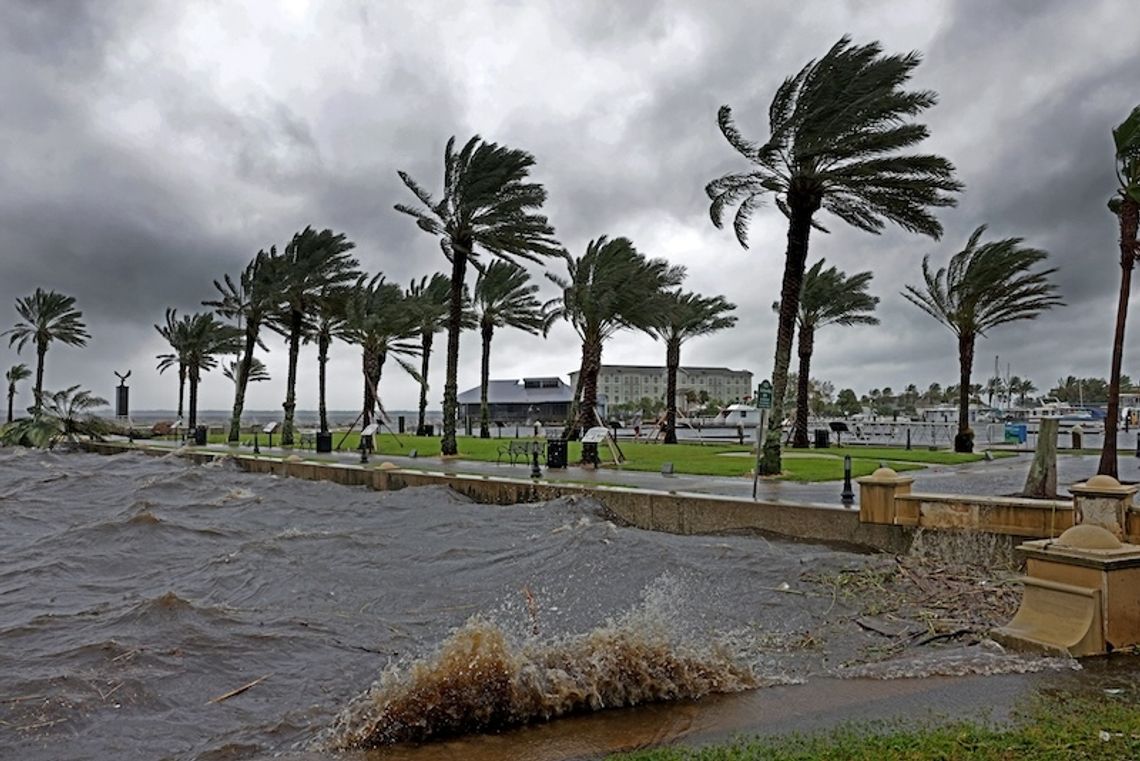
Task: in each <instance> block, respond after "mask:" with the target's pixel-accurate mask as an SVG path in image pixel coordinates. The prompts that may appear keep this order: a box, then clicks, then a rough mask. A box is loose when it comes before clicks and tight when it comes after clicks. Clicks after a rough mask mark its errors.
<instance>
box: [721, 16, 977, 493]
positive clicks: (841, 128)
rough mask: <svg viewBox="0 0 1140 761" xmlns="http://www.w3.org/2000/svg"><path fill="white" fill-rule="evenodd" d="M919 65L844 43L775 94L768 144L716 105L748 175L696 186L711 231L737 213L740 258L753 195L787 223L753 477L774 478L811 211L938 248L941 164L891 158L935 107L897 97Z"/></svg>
mask: <svg viewBox="0 0 1140 761" xmlns="http://www.w3.org/2000/svg"><path fill="white" fill-rule="evenodd" d="M920 60H921V59H920V56H919V55H918V54H917V53H908V54H906V55H902V56H897V55H896V56H885V55H882V48H881V47H880V46H879V44H878V43H877V42H875V43H871V44H869V45H863V46H858V45H852V44H851V40H850V39H849V38H847V37H844V38H842V39H841V40H839V42H837V43H836V44H835V45H834V46H833V47H832V48H831V50H829V51H828V52H827V54H826V55H825V56H824V57H823V58H821V59H819V60H818V61H812V62H810V63H808V65H807V66H805V67H804V68H803V69H801V70H800V72H799V73H798V74H796V75H795V76H793V77H790V78H788V79H786V80H785V81H784V83H783V84H782V85H781V86H780V87H779V89H778V90H777V91H776V95H775V97H774V98H773V100H772V105H771V107H770V109H769V121H770V126H771V136H770V137H769V138H768V142H766V143H764V144H763V145H757V144H755V143H752V142H749V141H748V140H746V139H745V138H744V137H743V136H742V135H741V134H740V132H739V131H738V130H737V128H736V125H735V124H734V123H733V119H732V110H731V109H730V108H729V107H728V106H722V107H721V109H720V112H719V114H718V121H719V124H720V129H721V132H723V133H724V136H725V138H726V139H727V140H728V142H729V144H730V145H731V146H732V147H733V148H735V149H736V150H737V151H738V152H739V153H740V154H742V155H743V156H744V157H745V158H747V159H748V160H749V161H751V162H752V163H753V165H754V166H753V168H752V169H751V171H747V172H741V173H733V174H728V175H725V176H724V177H721V178H719V179H717V180H713V181H712V182H710V183H709V184H708V187H707V188H706V192H707V193H708V196H709V198H710V199H712V205H711V206H710V208H709V213H710V215H711V216H712V221H713V224H715V225H716V226H717V227H720V226H721V225H722V224H723V218H724V216H725V212H726V210H727V209H729V208H730V207H732V206H734V205H737V204H739V208H738V209H737V211H736V214H735V217H734V218H733V229H734V230H735V232H736V238H737V240H738V241H740V244H741V245H742V246H744V247H745V248H747V246H748V224H749V220H750V219H751V216H752V212H753V211H755V210H756V209H757V208H759V206H760V205H761V204H762V203H763V200H764V197H765V196H767V195H772V196H773V197H774V200H775V203H776V206H777V208H779V210H780V211H781V212H782V213H783V214H784V216H786V217H787V218H788V244H787V250H786V253H785V255H784V276H783V284H782V285H781V288H780V318H779V326H778V330H777V332H776V356H775V362H774V365H773V368H772V406H773V410H772V418H771V420H772V422H771V424H770V426H769V430H768V435H767V438H766V439H765V441H764V457H763V459H762V461H761V463H760V466H761V472H762V473H763V474H766V475H774V474H776V473H779V472H780V428H781V425H782V421H783V416H784V396H785V392H786V390H787V380H788V366H789V364H790V362H791V355H792V335H793V333H794V329H795V322H796V316H797V314H798V310H799V297H800V290H801V288H802V286H803V276H804V269H805V268H806V263H807V255H808V236H809V234H810V232H811V229H812V228H813V227H815V228H816V229H819V230H821V231H825V230H824V228H823V227H821V226H820V225H819V224H818V222H816V220H815V214H816V212H818V211H820V210H821V209H822V210H824V211H829V212H831V213H832V214H834V215H835V216H837V217H839V219H841V220H842V221H844V222H846V223H847V224H849V225H852V226H854V227H857V228H859V229H860V230H865V231H867V232H870V233H879V232H880V231H881V230H882V229H883V227H884V226H885V222H886V221H890V222H893V223H895V224H897V225H899V226H900V227H902V228H903V229H904V230H909V231H911V232H917V233H922V234H924V235H929V236H931V237H932V238H938V237H939V236H940V235H941V234H942V226H941V225H940V224H939V223H938V221H937V220H936V219H935V218H934V217H933V216H932V215H931V213H930V209H931V208H935V207H941V206H952V205H954V199H953V197H952V196H951V195H950V194H951V193H954V192H956V191H958V190H960V189H961V185H960V183H958V181H957V180H955V179H954V177H953V166H952V165H951V164H950V162H949V161H946V160H945V159H944V158H941V157H940V156H931V155H920V154H904V155H900V152H901V151H903V150H905V149H908V148H910V147H912V146H914V145H915V144H917V143H918V142H920V141H921V140H923V139H924V138H925V137H926V136H927V131H926V127H924V126H923V125H921V124H912V123H908V122H907V121H906V120H907V119H908V118H910V117H913V116H915V115H917V114H919V113H920V112H922V111H924V110H925V109H927V108H929V107H930V106H932V105H934V103H935V101H936V99H937V96H936V95H935V93H933V92H930V91H927V90H919V91H913V92H910V91H906V90H903V89H902V87H903V85H904V84H905V83H906V82H907V80H908V79H910V75H911V72H912V71H913V70H914V68H915V67H916V66H918V64H919V61H920Z"/></svg>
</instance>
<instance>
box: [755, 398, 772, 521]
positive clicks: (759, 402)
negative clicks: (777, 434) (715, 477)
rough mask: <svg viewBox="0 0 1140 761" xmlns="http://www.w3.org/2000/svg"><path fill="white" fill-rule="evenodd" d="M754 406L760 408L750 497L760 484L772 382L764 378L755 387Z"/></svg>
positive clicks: (770, 404)
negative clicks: (761, 459)
mask: <svg viewBox="0 0 1140 761" xmlns="http://www.w3.org/2000/svg"><path fill="white" fill-rule="evenodd" d="M756 407H757V408H758V409H759V410H760V422H759V424H758V425H757V426H756V465H755V468H754V469H753V470H752V499H756V491H757V488H758V487H759V485H760V458H761V457H762V456H763V453H764V436H765V432H766V431H767V430H768V416H769V415H770V414H771V413H770V411H771V409H772V384H771V383H770V382H769V381H768V380H767V379H766V378H765V379H764V380H762V381H760V385H759V386H757V387H756Z"/></svg>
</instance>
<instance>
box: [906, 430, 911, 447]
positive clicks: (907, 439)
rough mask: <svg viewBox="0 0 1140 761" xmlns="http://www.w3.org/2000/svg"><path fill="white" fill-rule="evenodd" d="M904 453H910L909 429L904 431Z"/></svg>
mask: <svg viewBox="0 0 1140 761" xmlns="http://www.w3.org/2000/svg"><path fill="white" fill-rule="evenodd" d="M906 451H908V452H909V451H910V429H909V428H907V429H906Z"/></svg>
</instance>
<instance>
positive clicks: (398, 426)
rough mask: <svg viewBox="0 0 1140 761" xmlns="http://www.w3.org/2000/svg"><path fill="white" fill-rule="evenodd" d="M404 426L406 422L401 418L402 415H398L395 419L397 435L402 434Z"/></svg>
mask: <svg viewBox="0 0 1140 761" xmlns="http://www.w3.org/2000/svg"><path fill="white" fill-rule="evenodd" d="M406 424H407V423H406V421H405V420H404V416H403V415H400V416H399V417H397V418H396V430H397V431H398V432H399V433H403V432H404V426H405V425H406Z"/></svg>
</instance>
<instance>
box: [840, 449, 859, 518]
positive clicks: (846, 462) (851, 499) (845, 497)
mask: <svg viewBox="0 0 1140 761" xmlns="http://www.w3.org/2000/svg"><path fill="white" fill-rule="evenodd" d="M839 500H840V501H841V502H842V503H843V504H844V505H845V506H847V507H850V506H851V505H853V504H855V492H854V490H853V489H852V488H851V455H849V454H848V455H844V456H843V493H842V494H840V495H839Z"/></svg>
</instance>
